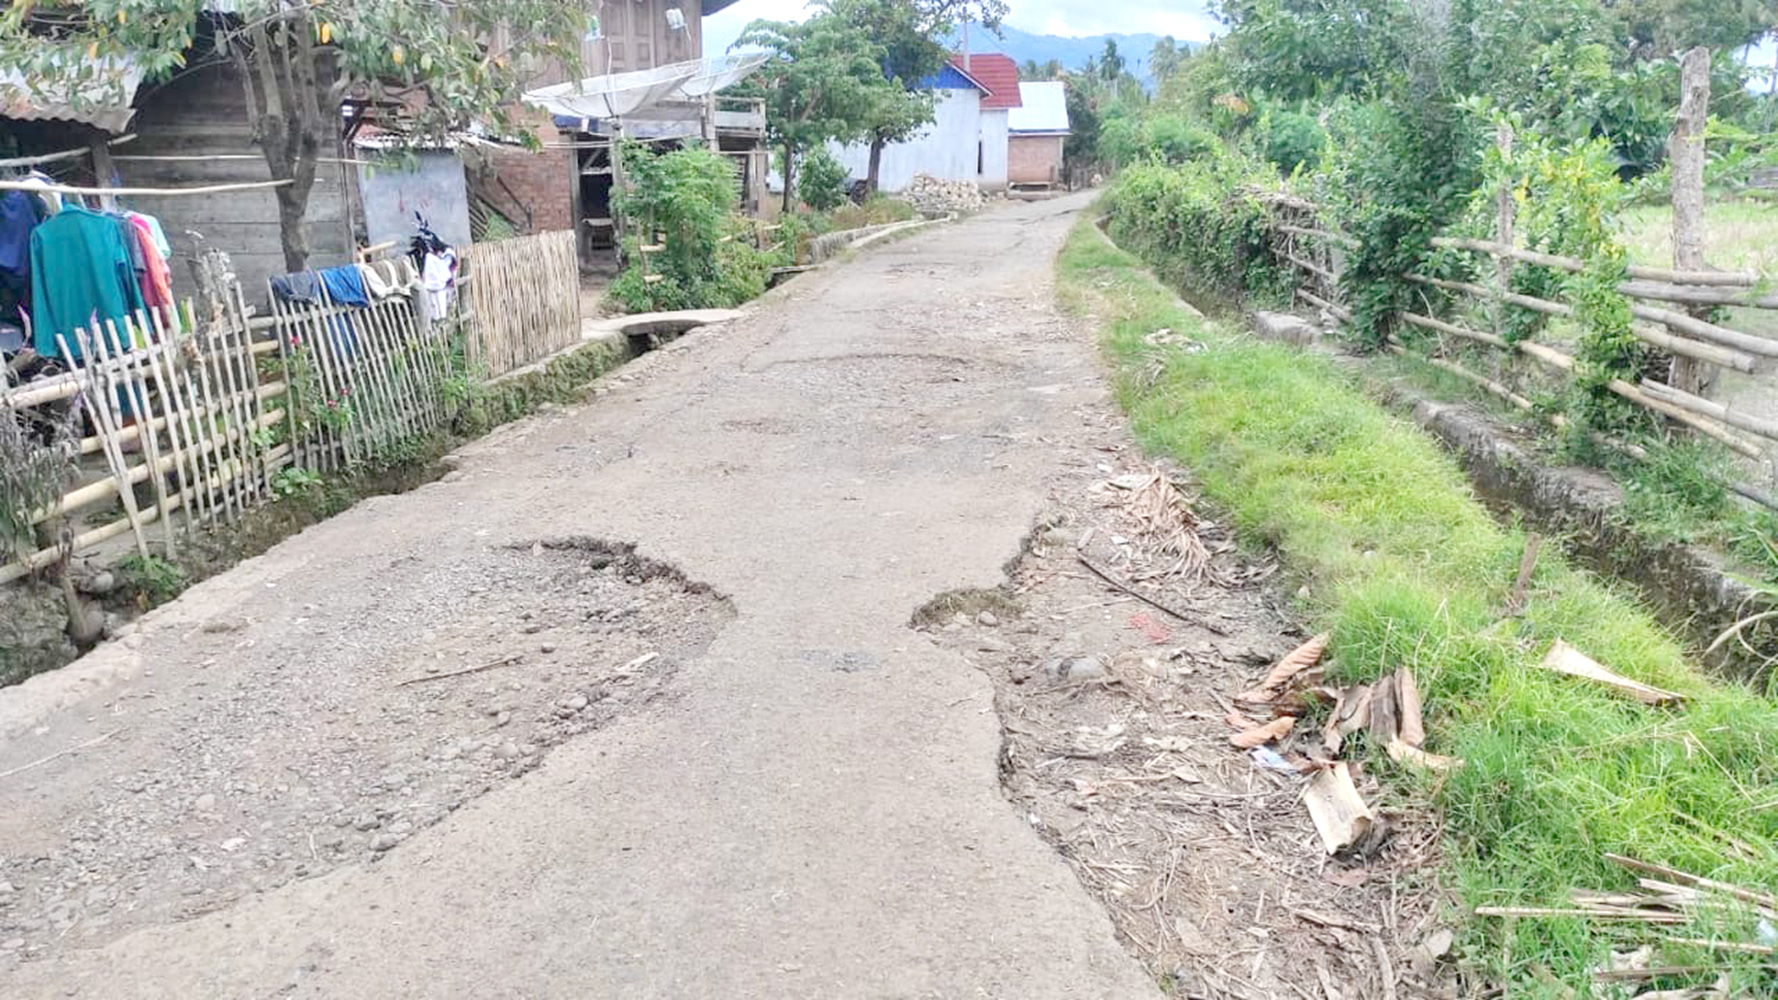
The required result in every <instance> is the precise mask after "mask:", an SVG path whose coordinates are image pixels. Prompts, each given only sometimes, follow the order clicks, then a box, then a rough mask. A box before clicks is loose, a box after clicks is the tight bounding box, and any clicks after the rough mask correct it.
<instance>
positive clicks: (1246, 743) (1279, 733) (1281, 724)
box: [1229, 715, 1296, 750]
mask: <svg viewBox="0 0 1778 1000" xmlns="http://www.w3.org/2000/svg"><path fill="white" fill-rule="evenodd" d="M1295 725H1296V720H1295V719H1293V718H1291V717H1290V716H1288V715H1281V716H1279V717H1278V718H1276V719H1273V720H1272V721H1270V722H1268V723H1266V724H1265V725H1263V726H1256V727H1254V728H1253V729H1249V730H1247V731H1246V732H1244V733H1236V734H1235V735H1233V736H1231V737H1229V743H1231V744H1233V745H1234V746H1237V747H1240V748H1241V749H1243V750H1250V749H1252V748H1254V747H1257V746H1261V745H1263V744H1266V743H1270V742H1272V741H1273V740H1276V739H1281V738H1283V737H1284V736H1285V735H1286V734H1288V733H1289V732H1290V730H1291V728H1292V727H1293V726H1295Z"/></svg>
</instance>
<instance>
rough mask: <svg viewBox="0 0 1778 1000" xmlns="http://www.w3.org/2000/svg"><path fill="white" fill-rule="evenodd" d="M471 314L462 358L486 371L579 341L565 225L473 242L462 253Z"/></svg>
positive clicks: (574, 266) (575, 280)
mask: <svg viewBox="0 0 1778 1000" xmlns="http://www.w3.org/2000/svg"><path fill="white" fill-rule="evenodd" d="M464 265H465V270H466V272H467V274H468V276H469V282H468V285H467V286H466V287H465V288H464V291H463V296H464V298H465V299H466V300H467V301H466V304H467V306H468V307H469V309H470V312H471V314H472V315H473V317H474V322H473V323H472V325H471V329H470V336H469V337H468V338H467V341H466V343H465V345H464V346H465V349H466V351H467V353H468V358H469V363H470V364H471V365H473V366H475V367H477V368H479V369H481V370H483V371H485V372H486V373H487V374H488V375H489V376H498V375H504V374H506V373H507V372H510V371H512V370H513V369H515V368H522V367H524V366H525V365H528V364H532V363H533V362H536V361H540V360H542V359H543V358H546V357H548V356H549V355H551V354H554V353H556V352H557V351H560V350H563V349H565V348H568V347H572V346H573V345H575V344H577V343H579V342H580V263H579V257H578V255H577V252H576V248H575V243H574V234H573V233H572V232H565V231H564V232H553V233H539V234H537V235H535V236H521V237H518V238H516V239H510V240H499V241H497V242H493V243H477V244H475V245H474V246H471V247H470V248H469V249H468V251H467V252H466V253H465V254H464Z"/></svg>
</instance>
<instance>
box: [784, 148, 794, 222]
mask: <svg viewBox="0 0 1778 1000" xmlns="http://www.w3.org/2000/svg"><path fill="white" fill-rule="evenodd" d="M795 210H796V147H795V146H794V145H792V144H790V143H788V142H787V143H785V144H784V214H785V215H789V214H790V213H791V212H794V211H795Z"/></svg>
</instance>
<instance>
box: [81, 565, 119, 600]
mask: <svg viewBox="0 0 1778 1000" xmlns="http://www.w3.org/2000/svg"><path fill="white" fill-rule="evenodd" d="M116 589H117V574H116V573H113V572H111V571H110V570H108V569H102V570H100V571H98V572H97V573H94V574H93V575H92V576H89V577H87V578H86V579H85V580H82V581H81V582H80V591H81V593H83V594H91V595H93V596H94V597H104V596H105V595H106V594H109V593H111V592H112V591H114V590H116Z"/></svg>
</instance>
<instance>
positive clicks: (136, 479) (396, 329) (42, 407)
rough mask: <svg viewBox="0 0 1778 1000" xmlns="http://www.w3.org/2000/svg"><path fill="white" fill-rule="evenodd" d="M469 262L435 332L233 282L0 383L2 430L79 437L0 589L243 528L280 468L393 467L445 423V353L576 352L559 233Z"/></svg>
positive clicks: (413, 309) (506, 244) (3, 572)
mask: <svg viewBox="0 0 1778 1000" xmlns="http://www.w3.org/2000/svg"><path fill="white" fill-rule="evenodd" d="M467 258H468V261H469V264H468V268H469V270H470V275H471V276H472V277H473V279H474V280H468V281H466V284H465V285H464V286H463V287H464V289H465V291H466V294H464V295H459V296H458V298H457V305H456V307H455V308H456V310H457V311H456V313H454V314H453V315H452V316H451V317H449V318H448V321H444V322H434V321H432V320H430V319H428V318H427V315H426V310H425V306H424V303H423V301H422V300H421V298H420V297H419V295H421V294H423V293H416V295H415V296H414V297H411V298H410V297H404V296H395V297H391V298H385V299H382V300H379V301H375V302H372V303H371V304H369V305H366V306H353V305H341V304H339V303H337V302H335V301H333V300H332V299H331V298H329V297H328V295H327V292H326V289H325V286H323V287H322V288H321V291H320V299H319V301H317V302H313V303H305V304H294V303H289V302H282V301H280V300H279V299H278V298H277V297H276V296H272V297H271V303H272V304H271V309H270V312H269V314H268V315H263V316H253V315H250V313H249V311H248V309H247V308H246V306H245V303H244V300H243V296H242V293H241V288H240V285H239V283H238V282H235V281H234V280H233V278H232V275H231V276H230V277H229V278H228V279H226V280H225V281H221V282H218V284H220V285H221V286H222V287H221V288H220V289H219V290H217V291H214V292H211V293H209V295H208V296H207V297H208V298H210V299H211V300H212V301H210V302H209V303H208V306H207V308H206V309H204V310H197V311H194V309H193V307H192V304H191V302H189V301H187V302H186V303H185V304H184V307H183V309H181V310H178V311H177V313H176V314H173V313H168V314H166V315H162V314H160V313H154V312H147V313H138V314H136V315H134V316H131V317H129V318H127V319H126V320H125V321H123V322H121V323H118V322H106V323H104V324H101V325H100V326H99V327H96V328H93V329H88V330H79V331H76V332H75V333H74V335H73V336H72V337H70V338H64V339H63V342H62V345H61V347H62V356H63V357H80V358H81V359H83V360H82V361H81V363H80V366H79V367H78V368H76V369H74V370H73V371H71V372H67V373H65V374H61V375H57V376H54V377H51V378H46V379H40V380H37V381H33V382H29V383H26V384H24V385H20V386H12V387H8V386H5V385H0V419H4V420H18V421H21V422H27V423H32V424H37V425H43V426H54V425H57V424H59V423H63V422H64V421H59V420H58V419H57V414H58V413H64V414H65V413H66V411H67V409H68V408H70V407H73V408H76V409H77V410H78V413H77V414H76V418H77V419H76V420H75V421H74V424H75V426H78V427H80V431H79V432H78V433H79V437H78V439H77V440H73V441H70V442H67V443H66V447H67V448H68V450H69V452H70V453H71V454H70V456H69V457H70V459H71V464H72V467H73V468H72V472H71V474H70V477H69V478H70V480H71V481H72V482H71V485H70V487H69V488H68V489H67V490H66V491H65V492H64V493H63V494H62V495H61V497H60V498H59V499H57V500H55V501H54V502H53V503H49V504H47V505H46V506H44V507H43V509H41V510H38V511H34V512H32V513H31V514H30V521H31V523H32V524H33V525H35V526H36V528H37V538H36V539H35V540H34V541H33V542H32V544H30V545H28V546H25V548H26V549H27V551H22V552H20V553H18V558H16V559H15V560H14V561H12V562H10V563H6V564H3V565H0V584H5V583H7V582H10V581H12V580H16V579H19V578H20V577H24V576H27V575H29V574H32V573H35V572H37V571H39V570H42V569H44V568H45V567H48V566H51V565H53V564H55V563H56V562H57V561H59V560H60V559H61V558H62V554H63V552H64V551H68V552H73V551H79V550H86V549H91V548H92V547H94V546H97V545H99V544H100V543H103V542H107V541H110V540H112V539H116V538H120V537H123V536H129V539H130V544H131V545H132V546H133V548H134V549H135V551H136V552H137V553H139V554H141V555H143V556H148V555H151V554H156V553H159V554H163V555H165V556H166V557H168V558H172V557H174V556H175V554H176V552H177V550H178V547H179V545H180V544H181V540H180V529H181V528H182V529H183V530H185V531H189V530H192V529H195V528H200V527H202V526H205V525H208V524H210V523H212V522H218V521H225V522H226V521H235V520H238V519H240V518H241V517H242V516H244V515H246V514H247V513H249V512H250V511H252V510H253V509H254V508H256V507H257V506H259V505H260V504H262V503H264V502H266V501H267V500H269V499H270V498H272V497H273V496H274V495H275V493H276V492H277V485H278V481H277V479H276V478H275V477H276V475H277V474H278V473H279V472H280V471H281V470H283V469H285V468H286V467H291V466H295V467H298V468H302V469H307V470H312V471H314V472H317V473H335V472H340V471H343V470H350V469H351V468H354V467H356V466H358V465H360V464H361V463H364V462H367V461H373V460H380V459H387V460H400V459H402V458H403V457H405V456H406V454H407V452H406V451H405V450H404V448H405V447H406V446H407V445H408V444H410V443H412V442H415V441H417V440H419V439H421V438H423V437H425V436H426V435H428V434H431V433H433V432H434V431H436V430H438V429H439V428H440V427H442V426H443V425H444V424H445V423H446V422H447V421H448V420H449V419H450V418H451V416H452V414H453V413H454V412H455V410H454V404H453V403H452V401H451V400H450V399H449V398H448V390H449V386H450V382H451V380H452V379H454V378H456V377H458V367H457V365H456V364H454V363H453V355H454V354H455V353H456V352H457V351H462V352H463V354H465V355H467V356H468V357H469V358H470V359H472V360H476V361H481V362H483V363H485V364H487V365H488V374H491V375H497V374H502V373H505V372H507V371H510V370H512V369H514V368H517V367H521V366H523V365H526V364H530V363H532V362H535V361H538V360H541V359H543V358H545V357H547V356H548V355H550V354H553V353H555V352H556V351H559V350H562V349H563V348H565V347H569V346H572V345H574V344H577V343H579V342H580V316H579V311H580V287H579V271H578V264H577V263H576V258H575V246H574V239H573V234H572V233H545V234H543V235H541V236H533V237H526V238H522V239H516V240H506V241H502V242H499V243H493V244H485V245H478V246H475V247H472V248H470V249H469V251H468V253H467ZM228 270H229V269H228V267H227V264H226V262H224V263H223V264H222V265H221V267H220V268H219V273H220V272H224V271H228ZM465 307H467V308H465ZM194 312H204V313H207V317H206V321H204V322H197V321H195V320H193V319H192V317H193V315H194ZM463 320H466V322H463ZM459 336H461V338H462V342H461V343H458V341H457V339H456V338H457V337H459ZM56 524H64V525H66V526H67V528H66V530H65V531H63V532H59V533H58V532H57V531H54V530H52V525H56ZM58 534H60V535H61V537H57V535H58Z"/></svg>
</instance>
